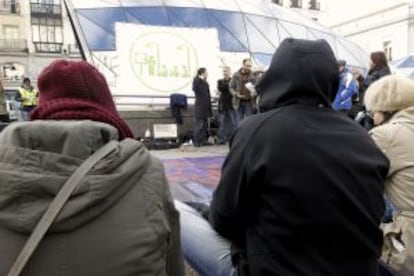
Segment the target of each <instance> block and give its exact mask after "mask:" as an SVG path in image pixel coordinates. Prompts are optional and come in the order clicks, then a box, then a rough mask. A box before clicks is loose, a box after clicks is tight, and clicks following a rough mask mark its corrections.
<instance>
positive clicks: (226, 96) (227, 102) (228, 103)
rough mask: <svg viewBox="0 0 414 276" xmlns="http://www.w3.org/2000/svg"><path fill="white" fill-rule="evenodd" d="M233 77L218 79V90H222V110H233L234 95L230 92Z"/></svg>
mask: <svg viewBox="0 0 414 276" xmlns="http://www.w3.org/2000/svg"><path fill="white" fill-rule="evenodd" d="M230 81H231V78H230V79H228V80H225V79H221V80H218V81H217V90H218V91H220V98H219V106H218V109H219V111H220V112H222V111H229V110H233V95H232V94H231V93H230V89H229V83H230Z"/></svg>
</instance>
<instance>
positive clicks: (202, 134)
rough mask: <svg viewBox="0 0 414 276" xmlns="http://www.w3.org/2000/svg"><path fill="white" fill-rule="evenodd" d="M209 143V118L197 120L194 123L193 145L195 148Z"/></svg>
mask: <svg viewBox="0 0 414 276" xmlns="http://www.w3.org/2000/svg"><path fill="white" fill-rule="evenodd" d="M206 142H207V118H205V119H197V118H196V119H195V121H194V133H193V143H194V146H197V147H198V146H202V145H203V144H204V143H206Z"/></svg>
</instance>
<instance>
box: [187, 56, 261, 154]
mask: <svg viewBox="0 0 414 276" xmlns="http://www.w3.org/2000/svg"><path fill="white" fill-rule="evenodd" d="M252 67H253V64H252V61H251V60H250V59H244V60H243V62H242V67H241V68H240V69H239V70H238V71H237V72H235V73H234V74H233V75H232V74H231V68H230V67H229V66H224V67H223V78H222V79H220V80H218V81H217V93H218V95H219V102H218V111H219V118H220V120H219V121H220V123H219V131H218V141H219V144H226V143H228V142H229V141H230V138H231V136H232V134H233V131H234V130H235V129H236V127H237V126H238V125H239V123H240V122H241V121H242V120H244V119H245V118H247V117H249V116H251V115H253V114H255V113H257V93H256V90H255V88H254V86H255V84H256V83H257V82H258V81H259V80H260V78H261V76H262V73H263V70H262V69H257V70H252ZM193 91H194V94H195V120H194V121H195V123H194V134H193V138H194V139H193V144H194V146H196V147H198V146H202V145H206V144H208V141H207V140H208V119H209V118H210V117H212V116H213V113H212V108H211V95H210V89H209V85H208V82H207V69H206V68H200V69H199V70H198V72H197V76H196V77H195V78H194V81H193Z"/></svg>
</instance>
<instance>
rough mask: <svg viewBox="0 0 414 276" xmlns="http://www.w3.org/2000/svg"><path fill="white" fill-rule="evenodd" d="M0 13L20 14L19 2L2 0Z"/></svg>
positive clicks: (0, 0)
mask: <svg viewBox="0 0 414 276" xmlns="http://www.w3.org/2000/svg"><path fill="white" fill-rule="evenodd" d="M0 13H11V14H19V13H20V3H19V1H18V0H0Z"/></svg>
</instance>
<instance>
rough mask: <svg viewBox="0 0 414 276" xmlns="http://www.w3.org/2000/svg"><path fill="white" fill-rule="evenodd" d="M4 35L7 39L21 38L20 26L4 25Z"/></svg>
mask: <svg viewBox="0 0 414 276" xmlns="http://www.w3.org/2000/svg"><path fill="white" fill-rule="evenodd" d="M3 37H4V38H5V39H18V38H19V26H12V25H4V26H3Z"/></svg>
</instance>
